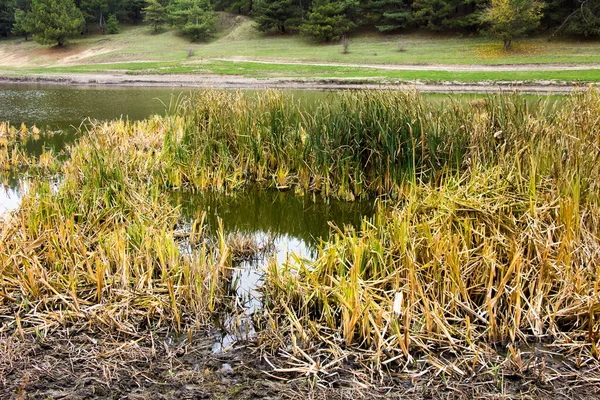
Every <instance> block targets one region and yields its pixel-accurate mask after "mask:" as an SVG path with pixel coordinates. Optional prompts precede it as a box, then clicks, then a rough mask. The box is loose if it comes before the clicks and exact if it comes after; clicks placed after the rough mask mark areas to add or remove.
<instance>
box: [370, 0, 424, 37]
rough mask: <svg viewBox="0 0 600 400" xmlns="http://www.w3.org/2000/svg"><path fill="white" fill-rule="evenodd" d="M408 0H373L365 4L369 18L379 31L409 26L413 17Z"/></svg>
mask: <svg viewBox="0 0 600 400" xmlns="http://www.w3.org/2000/svg"><path fill="white" fill-rule="evenodd" d="M410 4H411V1H410V0H373V1H371V2H369V3H368V4H367V7H368V10H369V15H370V18H371V20H372V21H373V22H374V23H375V26H376V27H377V29H378V30H379V31H381V32H389V31H396V30H399V29H406V28H410V27H411V26H412V25H413V22H414V17H413V14H412V11H411V6H410Z"/></svg>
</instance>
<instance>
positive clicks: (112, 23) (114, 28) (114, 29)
mask: <svg viewBox="0 0 600 400" xmlns="http://www.w3.org/2000/svg"><path fill="white" fill-rule="evenodd" d="M106 32H107V33H108V34H109V35H114V34H115V33H119V32H121V28H120V27H119V21H117V18H116V17H115V15H114V14H111V16H110V17H108V21H106Z"/></svg>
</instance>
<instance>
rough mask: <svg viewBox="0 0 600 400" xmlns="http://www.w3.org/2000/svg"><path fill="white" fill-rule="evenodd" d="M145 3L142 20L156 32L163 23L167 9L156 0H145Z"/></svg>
mask: <svg viewBox="0 0 600 400" xmlns="http://www.w3.org/2000/svg"><path fill="white" fill-rule="evenodd" d="M146 4H147V6H146V8H144V13H145V17H144V21H146V22H148V23H149V24H150V25H151V26H152V27H153V28H154V32H155V33H156V32H158V31H159V30H160V27H161V26H162V25H163V24H164V23H165V18H166V15H167V10H166V9H165V8H164V7H163V6H162V4H160V3H159V2H158V1H157V0H146Z"/></svg>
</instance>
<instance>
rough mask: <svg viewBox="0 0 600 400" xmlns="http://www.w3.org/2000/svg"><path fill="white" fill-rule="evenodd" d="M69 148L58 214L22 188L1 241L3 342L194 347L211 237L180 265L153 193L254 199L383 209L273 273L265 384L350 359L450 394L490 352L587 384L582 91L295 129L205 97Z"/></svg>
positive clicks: (270, 105) (294, 116)
mask: <svg viewBox="0 0 600 400" xmlns="http://www.w3.org/2000/svg"><path fill="white" fill-rule="evenodd" d="M87 129H88V131H87V133H86V134H84V135H83V137H82V138H81V139H80V141H79V142H78V143H77V144H76V145H75V146H73V148H72V149H71V151H70V158H69V160H68V161H65V162H64V163H62V164H61V171H62V175H63V181H62V184H61V186H60V188H59V190H58V192H56V193H55V192H53V191H52V190H51V189H50V187H49V185H48V184H47V183H44V182H42V181H40V182H37V183H33V184H32V186H31V188H30V190H29V192H28V194H27V195H26V197H25V198H24V200H23V204H22V205H21V207H20V209H19V210H18V211H17V212H15V213H14V214H12V215H11V216H10V218H9V219H8V221H7V223H5V224H3V225H2V227H1V228H0V248H1V249H2V251H1V253H0V315H4V316H5V317H3V318H4V319H5V321H6V322H5V323H4V324H3V327H2V328H0V330H4V331H10V332H17V333H19V334H23V333H24V332H27V331H29V332H36V333H37V332H42V333H44V334H46V333H48V332H50V331H52V329H60V328H64V327H65V326H72V325H76V326H77V327H79V329H85V328H86V327H87V328H94V329H102V330H110V331H113V330H116V331H117V332H122V333H126V334H128V335H143V334H144V332H147V331H148V330H150V331H156V330H161V329H162V330H167V331H178V332H184V331H186V330H191V329H195V328H201V327H206V326H207V325H209V324H210V318H211V316H214V315H215V313H219V311H221V310H222V309H223V308H226V307H227V305H226V296H227V290H226V288H227V284H228V279H229V277H230V267H231V262H232V249H231V248H230V246H229V245H228V244H227V238H226V236H225V235H224V234H223V233H222V231H221V233H220V235H219V238H220V239H219V241H218V242H217V249H216V250H215V249H214V248H212V249H210V248H208V246H207V245H205V244H203V242H202V241H200V240H196V239H197V238H198V237H199V236H200V235H201V234H202V231H203V217H201V215H200V214H199V215H198V218H197V220H195V221H193V222H192V223H191V226H190V229H189V231H186V235H187V236H189V240H190V242H194V243H199V244H200V245H199V246H194V247H193V248H192V252H191V253H190V254H187V253H186V254H183V253H184V252H183V251H182V249H181V243H180V239H181V238H180V237H179V236H178V234H177V232H178V229H179V228H178V227H180V226H181V215H180V210H179V209H178V208H177V207H173V206H171V205H170V204H169V201H168V200H167V193H166V192H167V191H171V190H175V189H188V190H204V189H216V190H223V191H233V190H237V189H239V188H242V187H244V186H247V185H251V184H253V185H262V186H266V187H270V188H273V189H277V190H295V191H297V192H299V193H302V192H305V191H312V192H314V193H318V194H320V195H323V196H331V197H338V198H342V199H346V200H353V199H356V198H358V197H370V196H381V197H382V199H384V201H382V202H381V204H380V206H379V210H378V212H377V214H376V216H375V217H374V218H373V219H371V220H364V221H363V223H362V226H361V227H360V228H355V229H353V228H349V227H346V228H343V227H339V228H338V227H334V233H333V234H332V235H331V236H330V238H329V239H328V240H327V241H325V242H324V243H322V244H321V246H320V248H319V250H318V254H317V255H316V258H315V259H314V260H310V261H309V260H303V259H300V258H298V257H296V258H294V259H292V260H291V261H290V262H288V263H286V264H285V265H284V266H280V265H277V264H276V263H274V262H273V263H271V264H270V266H269V268H268V270H267V271H266V276H265V286H264V288H263V292H264V301H265V303H264V313H263V315H262V316H261V318H260V327H261V328H262V331H261V332H262V333H261V336H260V337H261V343H262V344H263V345H264V348H265V349H266V350H272V351H278V350H281V349H286V350H285V351H286V352H287V354H288V355H289V357H290V358H289V359H290V360H292V361H291V362H290V365H288V366H287V367H285V368H280V369H278V371H279V372H282V373H289V372H302V373H305V374H307V375H317V376H328V374H329V373H330V372H331V370H332V369H335V368H341V367H342V366H343V365H345V364H344V363H346V362H348V360H349V359H350V358H353V359H355V360H358V361H359V362H360V363H361V365H363V366H364V365H367V366H370V368H373V370H374V371H375V370H376V371H383V370H385V369H397V370H401V371H406V370H409V369H411V368H415V367H414V366H415V365H416V364H418V362H419V360H426V361H425V362H426V363H428V365H429V366H428V368H435V369H436V370H437V371H443V372H444V373H449V374H457V375H460V376H465V375H467V374H470V373H473V372H476V371H479V370H480V369H482V368H483V369H487V370H489V369H491V368H493V365H492V364H490V363H491V362H492V361H491V360H496V359H497V357H498V354H499V353H498V348H496V347H495V346H498V345H506V344H508V345H509V347H504V349H505V350H506V352H507V353H508V356H507V357H508V358H507V359H509V360H511V363H513V364H515V365H516V364H518V362H519V361H518V360H520V347H519V346H521V345H522V344H530V343H531V342H532V341H543V342H544V343H547V344H551V345H554V346H558V347H560V348H562V351H563V353H564V354H567V355H569V357H571V358H572V359H573V360H577V361H576V363H578V365H587V364H590V363H595V362H597V356H598V354H597V347H598V345H599V336H600V334H599V333H598V332H600V295H599V292H598V286H599V282H600V270H599V268H600V239H599V238H600V231H599V229H600V228H599V226H600V220H599V219H600V217H599V212H598V211H599V209H598V208H599V205H600V197H599V194H600V188H599V185H600V170H599V169H600V163H599V162H598V161H599V157H600V94H599V93H598V92H597V91H595V90H593V89H590V90H585V91H581V92H578V93H576V94H574V95H572V96H570V97H569V98H567V99H565V100H564V101H561V102H557V103H550V102H546V101H542V100H539V101H531V100H526V99H524V98H522V97H519V96H517V95H508V96H506V95H505V96H490V97H488V98H486V99H485V100H482V101H477V102H475V103H459V102H456V101H450V102H445V103H443V104H430V103H427V101H426V100H424V99H423V98H422V97H421V96H420V95H419V94H418V93H416V92H403V93H397V92H350V93H343V94H339V95H336V96H334V97H333V98H332V99H331V101H329V102H327V103H322V104H318V105H314V106H310V107H307V106H302V105H300V103H297V102H295V101H293V100H292V99H290V98H289V97H286V96H284V95H283V94H281V93H279V92H265V93H261V94H258V95H255V96H245V95H242V94H241V93H229V92H219V91H207V92H204V93H201V94H199V95H196V96H192V97H191V98H186V99H179V100H178V101H177V102H174V103H173V104H172V105H171V108H170V110H169V112H168V113H167V115H166V116H164V117H153V118H151V119H148V120H145V121H139V122H131V121H123V120H121V121H113V122H106V123H98V122H96V123H92V124H91V125H90V126H89V127H88V128H87ZM230 239H231V238H230ZM238 239H240V238H238ZM240 241H241V240H237V242H240ZM230 242H231V243H233V241H230ZM231 246H233V244H232V245H231ZM234 247H235V246H234ZM574 362H575V361H574ZM415 363H416V364H415ZM421 367H423V366H422V365H421Z"/></svg>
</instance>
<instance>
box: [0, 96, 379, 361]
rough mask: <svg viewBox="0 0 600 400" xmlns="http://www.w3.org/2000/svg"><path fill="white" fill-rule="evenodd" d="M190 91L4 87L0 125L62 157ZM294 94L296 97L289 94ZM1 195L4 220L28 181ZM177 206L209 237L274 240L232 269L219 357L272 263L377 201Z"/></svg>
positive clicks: (190, 198)
mask: <svg viewBox="0 0 600 400" xmlns="http://www.w3.org/2000/svg"><path fill="white" fill-rule="evenodd" d="M182 93H183V94H186V93H190V91H189V90H182V89H181V88H177V89H165V88H122V87H116V88H99V87H98V88H97V87H81V88H73V87H63V86H51V85H0V105H1V106H0V121H9V122H11V123H12V124H13V125H16V126H18V125H20V124H21V123H25V124H26V125H27V126H31V125H33V124H35V125H36V126H37V127H38V128H40V129H42V130H43V131H44V130H51V131H54V132H56V131H60V132H59V133H57V134H53V135H48V136H46V135H43V134H42V135H41V136H40V138H39V140H28V141H26V142H24V143H23V144H22V148H23V149H24V150H25V151H26V152H28V153H30V154H36V155H39V154H40V153H41V152H42V151H43V150H44V149H45V148H51V149H53V150H54V151H56V152H60V151H63V150H64V149H65V147H66V146H67V145H68V144H71V143H73V142H74V141H75V140H76V139H77V136H76V131H77V127H79V126H80V125H81V124H82V121H84V120H85V119H87V118H90V119H97V120H110V119H117V118H129V119H131V120H138V119H143V118H146V117H149V116H150V115H153V114H164V113H165V110H166V107H167V105H168V104H169V102H170V101H171V99H172V98H176V97H177V96H179V95H180V94H182ZM290 93H291V92H290ZM329 95H330V94H329V93H326V92H300V93H294V98H299V99H300V101H304V102H316V101H318V100H325V99H326V98H327V96H329ZM3 183H4V188H3V189H0V215H2V214H4V213H7V212H10V211H13V210H16V209H17V208H18V207H19V204H20V199H21V197H22V195H23V194H24V193H25V192H26V191H27V183H26V181H25V180H23V179H21V178H20V177H18V176H17V177H14V179H9V180H8V181H6V182H3ZM172 199H173V200H172V201H173V203H174V205H178V206H180V207H181V209H182V214H183V216H184V218H186V219H188V220H192V219H194V218H196V217H197V216H198V213H200V212H202V211H206V213H207V214H206V221H205V222H206V224H207V228H208V229H209V231H216V229H217V227H218V225H219V224H218V220H219V219H220V220H221V221H222V224H223V231H224V233H225V234H226V235H228V234H233V233H240V234H244V235H249V236H251V237H254V238H256V239H258V240H267V238H268V240H270V241H272V243H273V244H274V249H273V250H274V251H273V252H270V253H269V254H268V256H267V257H262V258H258V259H254V260H250V261H245V262H242V263H239V264H238V265H237V266H236V270H235V271H234V279H233V284H232V285H233V287H232V288H231V290H232V291H233V292H234V293H235V294H236V295H237V297H238V304H239V305H240V307H241V309H242V310H241V313H240V314H236V315H230V316H224V317H223V320H222V321H221V322H220V325H221V326H222V329H221V330H219V331H218V332H216V333H215V338H216V340H215V347H214V351H216V352H218V351H222V350H224V349H226V348H227V347H229V346H230V345H232V344H233V343H235V341H236V340H238V339H241V335H242V333H243V336H244V337H247V336H248V335H250V336H251V335H252V333H253V328H252V320H251V318H252V314H253V313H254V312H256V311H257V310H258V309H259V308H260V306H261V304H260V300H259V298H258V297H259V296H258V293H257V289H258V288H259V287H260V285H261V281H262V276H263V273H262V268H263V267H264V266H265V263H267V262H268V260H269V259H272V258H274V259H275V260H276V262H278V263H282V262H284V261H285V260H286V259H287V258H288V257H289V255H290V254H291V253H292V252H294V253H295V254H297V255H299V256H302V257H305V258H311V257H313V256H314V253H315V249H316V245H317V244H318V243H319V240H321V239H325V238H327V236H328V235H329V231H330V226H329V222H330V221H331V222H332V223H334V224H336V225H337V226H339V227H343V226H344V225H353V226H358V225H359V224H360V222H361V220H362V219H363V218H364V217H368V216H370V215H372V214H373V212H374V205H373V202H370V201H357V202H353V203H348V202H340V201H334V200H328V201H325V200H323V199H322V198H320V197H313V196H311V195H306V196H297V195H295V194H293V193H291V192H274V191H270V190H246V191H242V192H238V193H234V194H229V195H223V194H220V193H201V194H198V193H196V194H191V193H181V192H176V193H173V195H172Z"/></svg>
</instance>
